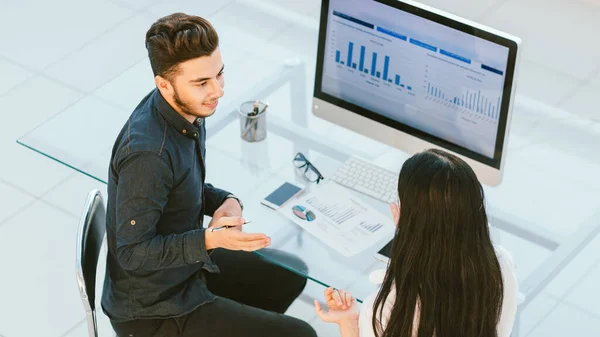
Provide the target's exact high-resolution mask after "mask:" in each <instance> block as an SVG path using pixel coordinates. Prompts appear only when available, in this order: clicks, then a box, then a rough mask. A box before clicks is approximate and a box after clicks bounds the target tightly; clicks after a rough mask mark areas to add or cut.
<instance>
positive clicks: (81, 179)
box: [42, 163, 108, 217]
mask: <svg viewBox="0 0 600 337" xmlns="http://www.w3.org/2000/svg"><path fill="white" fill-rule="evenodd" d="M107 165H108V163H107ZM92 189H98V190H99V191H100V193H102V198H104V200H105V202H106V199H107V197H108V195H107V191H106V185H105V184H104V183H101V182H99V181H97V180H94V179H92V178H90V177H88V176H84V175H83V174H81V173H79V172H74V173H73V174H72V175H71V177H70V178H68V179H67V180H65V181H64V182H61V183H60V184H59V185H57V186H55V187H54V188H53V189H52V190H50V191H49V192H48V193H46V194H44V195H43V196H42V200H44V201H46V202H48V203H49V204H51V205H53V206H56V207H59V208H60V209H62V210H64V211H67V212H69V213H71V214H72V215H73V216H76V217H79V216H80V215H81V212H82V210H83V207H84V205H85V201H86V198H87V195H88V193H89V192H90V191H91V190H92Z"/></svg>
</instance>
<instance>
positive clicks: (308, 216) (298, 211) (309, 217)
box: [292, 205, 317, 222]
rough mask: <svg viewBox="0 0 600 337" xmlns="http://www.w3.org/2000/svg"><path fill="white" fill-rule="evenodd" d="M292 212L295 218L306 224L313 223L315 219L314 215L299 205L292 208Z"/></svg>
mask: <svg viewBox="0 0 600 337" xmlns="http://www.w3.org/2000/svg"><path fill="white" fill-rule="evenodd" d="M292 212H294V215H295V216H296V217H298V218H300V219H302V220H305V221H308V222H311V221H314V220H315V219H316V218H317V216H316V215H315V213H313V212H312V211H310V210H308V209H306V207H304V206H300V205H296V206H294V207H292Z"/></svg>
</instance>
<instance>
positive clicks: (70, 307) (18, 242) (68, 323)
mask: <svg viewBox="0 0 600 337" xmlns="http://www.w3.org/2000/svg"><path fill="white" fill-rule="evenodd" d="M77 223H78V219H77V218H76V217H73V216H70V215H67V214H66V213H64V212H61V211H58V210H56V209H55V208H52V207H51V206H48V205H46V204H44V203H42V202H37V203H35V204H33V205H32V206H31V207H30V209H29V210H28V211H27V212H22V213H20V214H19V215H17V216H15V217H14V218H12V219H10V220H9V221H7V222H6V223H5V224H4V225H2V226H1V227H0V247H2V251H3V252H4V254H0V265H2V287H0V298H2V301H1V302H0V327H2V333H3V334H5V335H6V336H11V337H19V336H23V337H26V336H27V337H29V336H61V335H62V334H63V333H65V332H66V331H67V330H69V329H70V328H71V327H73V326H74V325H75V324H76V323H77V322H79V321H81V320H82V319H83V317H84V310H83V306H82V304H81V302H80V299H79V291H78V289H77V282H76V281H75V242H76V236H77V235H76V234H77ZM32 317H35V324H31V318H32Z"/></svg>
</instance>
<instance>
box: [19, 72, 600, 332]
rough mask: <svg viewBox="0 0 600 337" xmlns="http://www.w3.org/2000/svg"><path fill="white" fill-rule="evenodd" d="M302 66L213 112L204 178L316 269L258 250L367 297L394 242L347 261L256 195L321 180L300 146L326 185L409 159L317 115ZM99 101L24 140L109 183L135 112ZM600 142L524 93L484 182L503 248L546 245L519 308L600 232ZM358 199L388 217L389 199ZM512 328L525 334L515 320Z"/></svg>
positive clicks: (599, 130) (523, 273)
mask: <svg viewBox="0 0 600 337" xmlns="http://www.w3.org/2000/svg"><path fill="white" fill-rule="evenodd" d="M305 74H306V69H305V67H304V65H303V64H302V63H300V62H293V61H291V62H288V63H287V64H285V65H283V66H282V67H281V68H280V69H278V70H277V71H275V72H274V73H273V74H272V75H270V76H267V77H266V78H267V79H266V80H263V81H260V83H257V84H256V86H254V87H252V88H251V89H250V90H246V91H244V88H237V89H236V90H237V91H238V92H241V94H238V95H235V97H229V98H227V102H229V103H228V104H222V105H221V107H220V108H219V109H218V111H217V113H216V114H215V115H214V116H212V117H210V118H209V119H207V132H208V137H207V182H210V183H213V184H214V185H215V186H218V187H222V188H224V189H227V190H230V191H232V192H233V193H236V194H237V195H239V196H240V197H241V198H242V199H243V201H244V204H245V207H246V208H245V211H244V216H245V218H246V219H248V220H252V224H250V225H248V227H247V228H246V229H245V230H246V231H252V232H265V233H267V234H268V235H270V236H271V238H272V246H271V249H276V250H281V251H284V252H287V253H290V254H292V255H294V256H297V257H299V258H300V259H301V260H302V261H304V263H305V264H306V266H308V269H306V268H305V267H304V266H295V265H293V263H291V262H290V261H289V260H286V259H283V258H281V257H279V256H277V254H273V253H272V252H273V251H272V250H269V249H267V250H263V251H260V252H258V253H259V254H263V255H265V256H266V257H267V258H269V259H271V260H272V261H274V262H275V263H278V264H280V265H282V266H284V267H286V268H288V269H290V270H293V271H295V272H297V273H299V274H301V275H303V276H305V277H307V278H309V279H311V280H314V281H316V282H318V283H320V284H323V285H325V286H334V287H338V288H343V289H348V290H349V291H351V292H352V293H354V294H355V295H356V296H357V298H359V299H363V298H364V297H365V296H366V295H367V294H369V293H370V292H372V291H373V290H375V289H376V288H375V285H374V284H372V283H371V282H370V281H369V280H368V276H369V273H370V272H371V271H373V270H376V269H381V268H385V264H383V263H382V262H379V261H377V260H376V259H375V258H374V253H375V252H376V251H377V250H378V249H379V248H380V247H382V246H383V245H384V244H385V243H386V241H387V240H383V241H381V242H379V243H377V244H376V245H374V246H372V247H371V248H370V249H368V250H367V251H365V252H363V253H361V254H359V255H357V256H353V257H350V258H346V257H343V256H341V255H340V254H338V253H337V252H336V251H334V250H333V249H330V248H329V247H328V246H326V245H325V244H323V243H322V242H321V241H320V240H319V239H317V238H315V237H314V236H312V235H311V234H309V233H308V232H305V231H304V230H303V229H302V228H300V227H299V226H297V225H295V224H294V223H292V222H290V221H289V220H287V219H286V218H284V217H283V216H281V215H279V214H278V213H277V212H275V211H273V210H270V209H268V208H266V207H264V206H262V205H261V204H260V200H261V199H262V198H264V197H265V196H266V195H267V194H268V193H270V192H271V191H272V190H273V189H275V188H276V187H277V186H278V185H279V184H281V183H282V182H283V181H286V180H287V181H290V182H296V183H299V184H304V185H307V186H308V189H309V190H310V189H313V188H316V187H315V185H311V184H309V183H308V182H306V181H304V180H303V178H302V177H300V176H298V175H297V173H296V171H295V169H294V166H293V164H292V159H293V157H294V155H295V154H296V153H297V152H302V153H304V154H305V155H306V156H307V158H308V159H309V160H311V162H313V164H314V165H315V166H316V167H317V168H318V169H319V170H320V171H321V173H323V175H324V176H325V181H327V178H328V177H331V176H332V175H333V172H335V170H336V168H337V167H338V166H339V165H340V164H341V163H342V162H343V161H344V160H345V159H346V158H348V156H350V155H358V156H360V157H362V158H364V159H366V160H369V161H371V162H374V163H375V164H377V165H380V166H382V167H384V168H387V169H390V170H393V171H399V169H400V167H401V165H402V162H403V161H404V160H405V159H406V158H407V157H408V156H409V155H408V154H406V153H403V152H401V151H398V150H396V149H393V148H390V147H388V146H386V145H382V144H380V143H377V142H374V141H372V140H370V139H367V138H365V137H362V136H360V135H357V134H355V133H352V132H350V131H347V130H344V129H342V128H341V127H338V126H335V125H332V124H329V123H327V122H324V121H321V120H319V119H317V118H315V117H313V116H312V115H311V113H310V109H309V104H310V102H311V97H312V93H311V92H309V90H307V88H309V87H310V86H309V84H310V83H312V79H311V80H310V81H307V79H306V75H305ZM235 85H236V83H233V84H229V83H228V86H235ZM285 88H289V90H288V91H286V90H283V89H285ZM234 91H235V90H234ZM274 93H275V94H274ZM226 97H227V96H226ZM224 98H225V97H224ZM264 98H268V100H269V101H270V103H271V106H270V108H269V115H268V116H267V117H268V135H267V138H266V140H264V141H262V142H258V143H247V142H245V141H243V140H242V139H241V138H240V126H239V121H238V114H237V107H238V105H239V104H240V103H241V102H244V101H246V100H254V99H264ZM140 99H141V96H140ZM271 99H272V100H271ZM98 100H99V99H98V98H94V97H93V94H92V95H90V96H89V97H88V98H86V99H83V100H81V101H79V102H78V103H76V104H75V105H74V106H72V107H71V108H69V109H67V110H65V111H63V112H61V113H58V114H57V115H55V116H54V117H53V118H51V119H50V120H48V121H46V122H45V123H43V124H42V125H40V126H38V127H37V128H36V129H34V130H32V131H31V132H29V133H28V134H26V135H25V136H23V137H22V138H20V139H19V140H18V142H19V143H20V144H22V145H24V146H26V147H28V148H30V149H32V150H34V151H37V152H39V153H40V154H43V155H45V156H47V157H50V158H52V159H54V160H56V161H59V162H61V163H63V164H64V165H67V166H69V167H71V168H72V169H74V170H77V171H79V172H81V173H82V174H85V175H88V176H90V177H92V178H94V179H97V180H99V181H101V182H105V183H106V180H107V175H108V163H109V158H110V151H111V148H112V145H113V142H114V139H115V138H116V135H117V134H118V132H119V130H120V128H121V127H122V125H123V124H124V123H125V121H126V119H127V118H128V116H129V114H130V113H131V110H125V109H123V108H122V107H119V108H117V107H115V109H107V110H106V111H104V113H103V114H94V113H90V112H89V111H94V109H93V108H92V107H93V105H94V104H96V103H98ZM223 101H225V100H223ZM102 104H105V105H106V104H107V103H106V102H102ZM132 108H133V107H132ZM599 143H600V127H598V125H597V124H594V122H593V121H591V120H586V119H584V118H583V117H577V116H574V115H570V114H568V113H565V112H562V111H558V110H555V109H552V108H550V107H541V106H539V105H538V104H537V103H534V102H531V101H529V100H528V99H526V98H524V97H520V96H517V100H516V103H515V108H514V113H513V119H512V123H511V131H510V137H509V141H508V144H509V145H508V159H507V162H506V164H505V173H504V180H503V182H502V184H501V185H500V186H498V187H493V188H492V187H485V191H486V197H487V206H488V212H489V215H490V223H491V225H492V227H493V233H494V236H495V240H496V241H498V242H499V243H500V244H503V239H504V238H506V237H508V236H511V237H513V238H514V239H511V242H513V244H512V246H509V247H507V248H508V249H509V250H510V251H511V252H512V253H513V256H525V257H527V256H529V255H530V254H529V250H531V248H530V247H532V246H535V247H538V248H537V249H538V251H541V253H539V254H538V256H539V259H538V260H535V259H533V260H531V261H529V260H528V261H527V262H525V261H521V260H517V259H515V260H516V261H515V262H516V264H517V274H518V278H519V284H520V292H521V300H520V309H521V310H520V311H519V312H521V311H522V309H524V308H525V307H526V306H527V305H528V304H529V303H531V301H532V300H533V299H534V298H535V297H536V296H537V295H538V294H539V293H540V292H541V291H542V290H544V289H545V288H546V287H547V286H548V285H549V284H550V282H552V281H553V279H554V278H555V277H556V276H557V275H558V274H559V273H560V272H561V271H562V270H563V269H564V268H565V266H566V265H567V264H568V263H569V262H570V261H571V260H572V259H573V257H575V256H576V255H577V254H578V253H579V252H580V251H581V250H582V249H583V248H584V247H585V246H586V245H587V244H588V243H589V242H591V240H592V239H593V238H594V237H595V235H596V234H597V233H598V231H599V230H600V212H599V209H600V198H598V196H597V195H598V193H597V192H598V191H599V190H600V175H598V174H597V172H600V151H599V150H598V148H597V144H599ZM350 193H352V192H350ZM356 195H357V196H358V197H359V198H361V199H362V200H364V201H365V202H367V203H369V204H371V205H372V206H374V207H375V208H376V209H378V210H380V211H381V212H382V213H383V214H385V215H386V216H388V217H389V218H390V221H391V216H390V215H389V211H388V206H387V205H385V204H383V203H381V202H378V201H375V200H374V199H371V198H369V197H366V196H362V195H359V194H356ZM81 197H82V198H84V197H85V196H83V195H82V196H81ZM514 332H515V333H514V334H515V335H518V320H517V326H516V327H515V330H514Z"/></svg>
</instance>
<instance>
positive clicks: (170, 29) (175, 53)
mask: <svg viewBox="0 0 600 337" xmlns="http://www.w3.org/2000/svg"><path fill="white" fill-rule="evenodd" d="M218 46H219V36H218V35H217V32H216V30H215V28H214V27H213V26H212V25H211V24H210V22H208V21H207V20H206V19H203V18H201V17H199V16H193V15H187V14H184V13H174V14H171V15H168V16H165V17H163V18H160V19H158V20H157V21H156V22H155V23H154V24H152V27H150V29H149V30H148V32H147V33H146V49H147V50H148V57H149V58H150V65H151V66H152V72H153V73H154V76H158V75H160V76H162V77H164V78H166V79H168V80H170V79H171V78H173V76H175V75H176V74H177V71H178V68H177V65H178V64H179V63H182V62H185V61H188V60H191V59H195V58H198V57H202V56H210V55H211V54H212V53H213V52H214V51H215V49H217V47H218Z"/></svg>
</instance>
